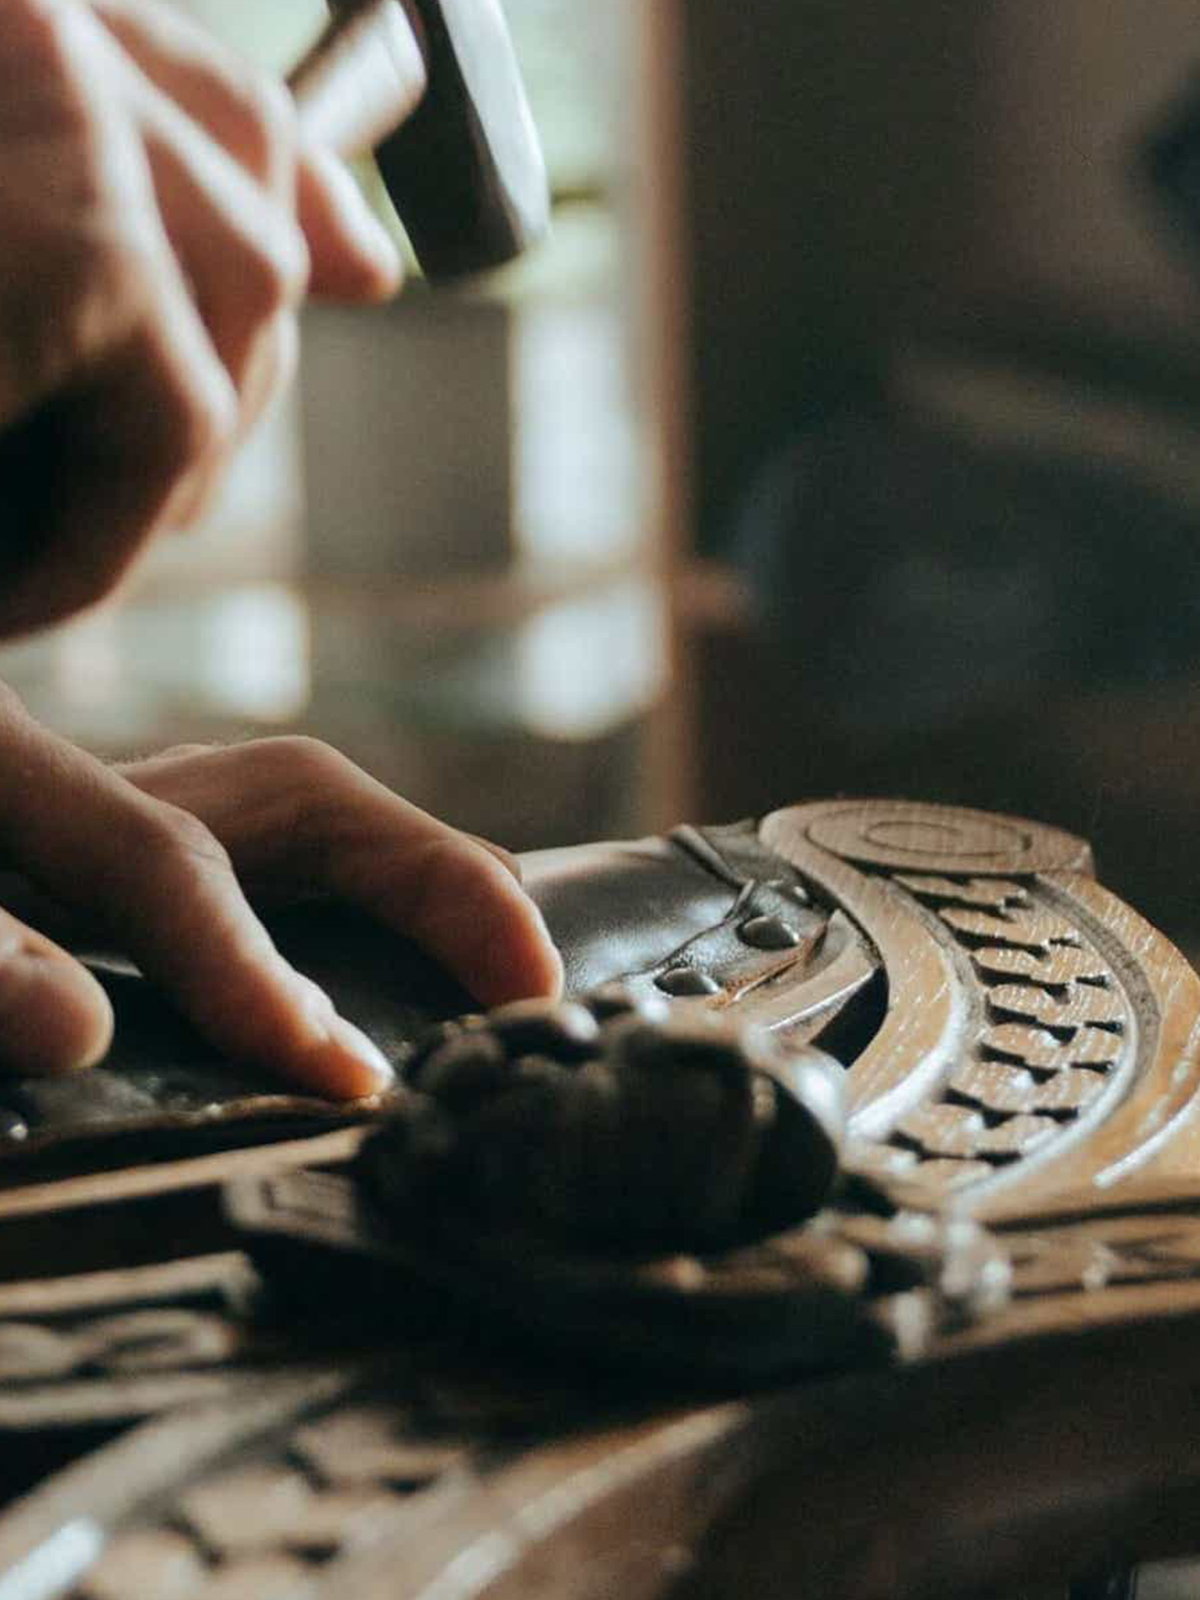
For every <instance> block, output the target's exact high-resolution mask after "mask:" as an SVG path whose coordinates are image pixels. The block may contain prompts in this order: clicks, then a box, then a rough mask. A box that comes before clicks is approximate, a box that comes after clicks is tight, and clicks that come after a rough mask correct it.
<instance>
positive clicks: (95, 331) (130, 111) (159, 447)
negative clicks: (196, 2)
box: [0, 0, 400, 634]
mask: <svg viewBox="0 0 1200 1600" xmlns="http://www.w3.org/2000/svg"><path fill="white" fill-rule="evenodd" d="M0 10H2V15H0V634H6V633H7V634H11V633H16V632H20V631H24V630H25V629H28V628H31V627H34V626H38V625H40V624H42V623H46V622H49V621H53V620H54V619H56V618H59V617H62V616H66V615H68V614H69V613H71V612H72V611H75V610H77V609H79V607H80V606H82V605H86V604H88V603H90V602H91V601H93V600H95V599H97V598H99V597H100V596H101V595H102V594H104V593H105V592H106V591H107V590H109V589H110V588H111V587H112V586H113V585H114V584H115V583H116V581H117V580H118V579H119V578H120V576H121V575H122V573H123V572H124V570H125V569H126V567H127V566H128V565H129V563H130V561H131V560H132V558H133V557H134V555H135V554H136V552H137V551H138V549H139V548H140V547H141V545H143V544H144V543H145V541H146V540H147V539H148V538H150V537H151V536H152V535H153V534H155V533H156V532H158V531H159V530H161V529H163V528H164V527H169V526H178V525H181V524H185V523H186V522H188V521H190V520H192V519H193V518H194V517H195V515H196V514H197V513H198V511H199V510H200V509H201V508H202V506H203V504H204V503H205V501H206V499H207V497H208V496H209V494H210V493H211V491H212V489H213V487H214V485H215V484H216V483H217V482H218V481H219V478H220V476H221V472H222V469H223V468H224V466H225V464H226V463H227V461H228V459H229V456H230V454H231V452H232V450H233V449H234V447H235V446H236V444H237V443H238V441H239V440H240V438H241V436H242V435H243V433H244V432H245V430H246V428H247V427H248V425H249V424H250V422H251V421H252V420H253V419H254V418H255V416H256V415H257V414H258V413H259V411H260V410H261V409H262V407H263V405H264V404H265V403H266V401H267V400H268V399H269V398H270V397H271V395H272V394H274V393H275V391H276V390H277V389H278V388H279V386H280V384H281V383H282V382H283V381H284V379H285V378H286V376H287V375H288V373H289V372H290V370H291V367H292V364H293V361H294V355H295V346H296V321H295V309H296V305H297V302H298V301H299V300H300V299H301V297H302V296H303V294H304V292H305V290H306V289H307V288H310V287H311V288H312V289H313V290H314V291H316V292H318V293H327V294H333V295H337V296H339V297H343V298H349V299H376V298H380V297H382V296H385V295H387V294H388V293H390V292H391V291H393V290H394V289H395V288H396V287H397V285H398V282H399V276H400V268H399V263H398V260H397V257H396V253H395V250H394V249H393V247H392V245H391V243H390V242H389V240H388V239H387V236H386V235H385V233H384V232H383V230H382V229H381V227H380V226H379V224H378V223H377V222H376V221H375V220H374V218H373V217H372V215H371V213H370V211H369V210H368V208H367V206H366V205H365V203H364V202H363V200H362V198H361V197H360V195H359V194H358V191H357V189H356V188H355V185H354V184H353V182H352V180H351V178H350V176H349V174H348V173H347V172H346V171H345V170H344V169H343V168H341V167H340V166H339V165H338V163H337V162H335V161H334V160H333V158H332V157H331V156H330V155H329V154H328V153H327V152H323V151H321V150H318V149H306V148H303V147H302V145H301V141H300V138H299V135H298V133H297V128H296V117H295V112H294V107H293V104H292V101H291V99H290V96H289V95H288V93H287V91H286V89H284V87H283V86H282V85H281V84H279V83H278V82H276V81H274V80H273V79H271V78H269V77H265V76H263V75H261V74H258V73H257V72H255V71H253V70H252V69H250V68H249V67H247V66H246V65H245V64H244V63H242V62H241V61H240V60H239V59H238V58H236V57H235V56H233V55H232V54H231V53H229V52H227V51H226V50H225V49H224V48H223V47H221V46H219V45H217V44H216V43H215V42H214V41H213V40H212V39H211V38H210V37H209V36H208V35H207V34H205V33H204V32H203V31H202V30H201V29H199V28H198V27H197V26H196V25H195V24H194V23H192V22H190V21H189V20H188V19H186V18H185V17H183V16H182V15H180V14H179V13H178V12H175V11H173V10H171V9H170V8H168V7H167V6H165V5H160V4H156V3H155V0H95V3H94V4H93V3H89V0H4V3H3V6H2V8H0Z"/></svg>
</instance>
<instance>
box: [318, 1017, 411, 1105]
mask: <svg viewBox="0 0 1200 1600" xmlns="http://www.w3.org/2000/svg"><path fill="white" fill-rule="evenodd" d="M329 1040H330V1043H331V1044H332V1045H334V1046H335V1047H337V1048H338V1049H340V1050H342V1051H343V1052H344V1053H345V1054H346V1055H348V1056H350V1057H352V1058H353V1060H354V1061H355V1062H356V1064H357V1065H358V1066H360V1067H361V1068H362V1069H363V1071H364V1072H365V1073H366V1074H367V1078H368V1080H369V1081H368V1085H367V1087H365V1088H357V1087H356V1090H355V1093H356V1095H357V1096H366V1095H371V1094H383V1093H384V1091H385V1090H387V1089H391V1088H393V1087H394V1086H395V1082H396V1074H395V1072H394V1071H393V1070H392V1067H391V1065H390V1063H389V1061H388V1059H387V1057H386V1056H385V1055H384V1054H383V1052H382V1050H380V1048H379V1046H378V1045H377V1044H375V1043H374V1041H373V1040H371V1039H369V1038H368V1037H367V1035H366V1034H365V1033H364V1032H363V1031H362V1029H361V1028H356V1027H355V1026H354V1024H353V1023H352V1022H347V1021H346V1019H345V1017H335V1018H334V1020H333V1023H332V1024H331V1026H330V1029H329Z"/></svg>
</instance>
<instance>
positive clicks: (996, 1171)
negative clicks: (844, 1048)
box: [762, 801, 1200, 1215]
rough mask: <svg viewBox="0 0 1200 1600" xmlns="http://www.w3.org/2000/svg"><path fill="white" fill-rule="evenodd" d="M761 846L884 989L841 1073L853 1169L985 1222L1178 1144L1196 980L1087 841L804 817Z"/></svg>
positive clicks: (980, 821)
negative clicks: (873, 969) (867, 961)
mask: <svg viewBox="0 0 1200 1600" xmlns="http://www.w3.org/2000/svg"><path fill="white" fill-rule="evenodd" d="M762 835H763V838H764V840H765V842H766V843H767V844H768V845H769V846H770V847H771V848H773V849H775V850H778V851H779V852H780V854H782V855H784V856H785V857H786V858H787V859H788V860H790V861H791V862H792V863H793V864H794V865H796V866H797V867H798V868H799V869H800V871H801V872H802V873H803V875H804V877H805V878H806V880H807V881H808V882H809V883H810V884H811V885H812V886H813V888H814V891H815V892H816V893H817V894H818V895H823V896H825V897H827V898H828V899H830V900H831V901H832V902H833V903H835V904H836V905H838V906H840V907H841V908H842V910H844V911H845V912H846V913H847V914H849V915H850V916H851V917H853V918H854V919H855V921H856V922H857V923H858V925H859V926H860V927H861V928H862V929H863V930H864V931H865V932H866V933H867V934H868V936H869V937H870V938H871V939H872V940H873V941H874V943H875V945H876V947H877V948H878V950H879V953H880V955H881V957H882V959H883V963H884V967H885V970H886V973H887V980H888V988H889V1006H888V1011H887V1014H886V1016H885V1018H884V1020H883V1022H882V1024H881V1025H880V1027H879V1029H878V1030H877V1032H876V1034H875V1036H874V1037H873V1038H871V1039H870V1040H869V1041H868V1042H867V1043H866V1044H865V1046H864V1047H863V1048H861V1049H860V1050H859V1052H858V1054H857V1056H856V1057H855V1059H854V1060H853V1062H852V1064H851V1066H850V1071H849V1083H850V1101H851V1113H852V1115H851V1132H852V1134H853V1135H854V1136H855V1137H856V1145H855V1148H854V1151H853V1155H852V1160H853V1163H854V1165H855V1166H856V1167H859V1168H860V1169H862V1170H865V1171H868V1172H870V1173H873V1174H874V1175H876V1176H877V1177H879V1178H881V1179H883V1180H884V1181H888V1182H890V1181H902V1182H905V1183H915V1184H917V1185H918V1186H919V1188H920V1191H921V1193H922V1194H923V1196H924V1197H925V1201H926V1202H927V1203H931V1204H936V1203H938V1202H939V1201H940V1200H943V1199H945V1198H947V1197H948V1196H949V1195H950V1194H953V1195H954V1196H955V1197H956V1199H957V1197H958V1196H960V1195H961V1196H964V1197H969V1200H970V1203H971V1205H972V1206H973V1207H976V1208H980V1209H981V1211H982V1214H984V1215H991V1214H992V1211H993V1210H994V1208H996V1207H998V1206H1000V1205H1001V1204H1003V1199H1002V1197H1003V1196H1006V1195H1007V1196H1011V1195H1015V1194H1016V1193H1017V1191H1018V1190H1022V1191H1024V1192H1026V1193H1032V1192H1033V1190H1034V1189H1035V1188H1038V1187H1040V1188H1042V1189H1045V1188H1047V1187H1048V1186H1049V1187H1053V1186H1055V1185H1056V1184H1057V1185H1058V1186H1063V1185H1070V1184H1074V1183H1079V1182H1083V1181H1086V1180H1088V1179H1090V1178H1093V1177H1094V1178H1101V1177H1103V1179H1104V1180H1105V1181H1106V1182H1112V1181H1115V1179H1116V1178H1118V1177H1121V1176H1124V1175H1125V1174H1126V1173H1128V1172H1129V1171H1131V1170H1133V1169H1134V1168H1136V1167H1137V1166H1138V1165H1140V1164H1142V1163H1144V1162H1146V1161H1147V1160H1148V1159H1149V1158H1150V1157H1151V1155H1152V1154H1153V1153H1154V1152H1155V1151H1156V1150H1158V1149H1160V1148H1162V1147H1163V1146H1164V1144H1165V1143H1167V1142H1169V1141H1170V1140H1171V1139H1172V1138H1174V1137H1176V1136H1177V1135H1179V1134H1180V1133H1181V1130H1183V1129H1184V1128H1185V1127H1186V1125H1187V1123H1188V1121H1189V1119H1190V1117H1191V1114H1192V1110H1193V1108H1194V1106H1195V1105H1196V1103H1197V1098H1198V1095H1200V1064H1198V1063H1200V980H1198V979H1197V977H1196V974H1195V973H1193V972H1192V971H1191V969H1190V968H1189V967H1188V966H1187V964H1186V963H1185V962H1184V961H1183V959H1182V957H1180V955H1179V953H1178V952H1177V951H1175V950H1174V949H1173V948H1172V946H1171V945H1170V944H1169V943H1168V942H1167V941H1166V940H1165V939H1163V938H1162V936H1161V935H1160V934H1158V933H1156V932H1155V930H1154V929H1152V928H1150V927H1149V926H1148V925H1147V924H1146V923H1145V922H1143V921H1142V919H1141V918H1139V917H1138V916H1137V915H1136V913H1134V912H1133V911H1131V910H1130V908H1129V907H1128V906H1125V905H1123V904H1122V903H1121V902H1120V901H1119V900H1117V899H1116V898H1115V897H1114V896H1112V895H1110V894H1108V893H1107V891H1105V890H1104V889H1102V888H1101V887H1100V885H1098V884H1097V883H1096V882H1095V879H1094V878H1093V877H1092V875H1091V855H1090V851H1089V849H1088V847H1087V845H1086V844H1084V843H1083V842H1082V841H1080V840H1078V839H1072V838H1071V837H1070V836H1069V835H1067V834H1063V833H1060V832H1057V831H1056V830H1053V829H1048V828H1042V827H1040V826H1039V825H1037V824H1036V823H1029V822H1022V821H1019V820H1017V819H1014V818H1004V817H993V816H989V815H986V814H984V813H980V812H972V811H963V810H956V809H953V808H949V807H937V806H922V805H916V804H912V803H909V802H900V801H846V802H842V801H838V802H829V803H823V804H816V805H811V806H801V807H796V808H794V809H792V810H790V811H784V812H778V813H776V814H775V815H774V816H772V817H768V818H767V819H766V821H765V822H764V823H763V825H762Z"/></svg>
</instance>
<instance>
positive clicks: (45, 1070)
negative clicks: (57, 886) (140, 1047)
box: [0, 911, 113, 1077]
mask: <svg viewBox="0 0 1200 1600" xmlns="http://www.w3.org/2000/svg"><path fill="white" fill-rule="evenodd" d="M112 1030H113V1015H112V1007H111V1005H110V1004H109V1001H108V996H107V995H106V994H105V992H104V990H103V989H102V988H101V987H100V985H99V984H98V983H97V982H96V980H95V978H93V977H92V975H91V973H90V972H88V971H87V969H86V968H85V967H82V966H80V964H79V963H78V962H77V961H74V960H72V958H71V957H70V956H69V955H68V954H67V953H66V951H65V950H61V949H59V947H58V946H57V945H56V944H52V943H51V942H50V940H49V939H46V938H44V937H43V936H42V935H41V934H40V933H35V932H34V931H33V930H32V929H31V928H27V927H25V926H24V924H23V923H20V922H18V921H17V919H16V918H15V917H12V916H10V915H9V914H8V912H6V911H0V1072H14V1073H20V1074H22V1075H29V1076H46V1077H59V1076H62V1075H64V1074H66V1073H71V1072H79V1071H82V1070H83V1069H85V1068H87V1067H91V1066H95V1064H96V1062H97V1061H99V1060H100V1059H101V1057H102V1056H103V1055H104V1054H105V1053H106V1051H107V1050H108V1047H109V1044H110V1043H111V1041H112Z"/></svg>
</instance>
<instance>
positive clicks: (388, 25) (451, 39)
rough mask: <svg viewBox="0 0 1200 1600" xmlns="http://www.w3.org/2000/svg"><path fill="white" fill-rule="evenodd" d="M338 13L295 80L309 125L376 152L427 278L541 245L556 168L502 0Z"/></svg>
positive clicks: (385, 5)
mask: <svg viewBox="0 0 1200 1600" xmlns="http://www.w3.org/2000/svg"><path fill="white" fill-rule="evenodd" d="M330 4H331V7H332V10H333V13H334V15H333V21H332V23H331V25H330V28H329V29H328V30H327V32H326V33H325V35H324V36H323V38H322V39H321V40H320V41H319V42H318V43H317V45H316V46H315V47H314V49H313V50H312V51H311V52H310V54H309V55H308V56H307V57H306V58H305V60H304V61H303V62H301V64H300V66H299V67H298V68H297V69H296V71H295V72H294V73H293V74H292V78H291V83H292V87H293V90H294V92H295V94H296V99H297V102H298V103H299V105H300V109H301V115H302V117H305V116H307V118H308V120H309V122H310V124H311V125H312V127H313V129H314V131H316V132H317V133H319V135H320V136H321V137H322V138H323V139H324V140H325V141H326V142H327V143H329V144H331V145H333V146H334V147H335V148H337V149H339V150H340V151H341V153H342V154H344V155H348V154H354V153H357V151H358V150H359V149H361V148H362V146H363V143H364V139H365V142H368V143H371V144H374V145H375V154H376V159H377V161H378V163H379V170H380V172H381V174H382V176H383V181H384V183H385V184H386V186H387V190H388V193H389V194H390V196H391V198H392V201H393V203H394V205H395V207H396V210H397V212H398V213H399V215H400V219H401V221H402V222H403V223H404V226H405V229H406V231H407V232H408V236H409V238H410V240H411V241H412V246H413V249H414V251H415V252H416V256H417V260H418V261H419V262H420V264H421V267H422V270H423V271H424V272H425V274H426V276H427V277H430V278H434V279H446V278H456V277H460V276H462V275H464V274H467V273H471V272H479V271H482V270H483V269H485V268H487V267H496V266H500V265H502V264H503V263H504V262H506V261H511V260H512V259H513V258H514V257H515V256H518V255H520V254H521V252H522V251H524V250H526V249H528V247H529V246H530V245H531V244H534V243H535V242H536V241H537V240H538V239H540V238H541V237H542V236H543V235H544V234H545V233H546V231H547V229H548V227H549V218H550V199H549V190H548V186H547V181H546V166H545V162H544V160H543V158H542V151H541V146H540V144H539V142H538V136H537V130H536V129H535V127H534V125H533V118H532V116H531V114H530V110H529V102H528V100H527V99H526V97H525V89H524V85H523V84H522V82H521V74H520V69H519V68H518V66H517V60H516V55H515V53H514V51H513V45H512V40H511V38H510V36H509V32H508V26H507V23H506V22H505V19H504V14H503V12H502V11H501V9H500V3H499V0H330ZM368 102H369V104H368ZM376 103H378V106H379V107H381V108H382V109H381V110H378V109H377V104H376ZM367 129H369V132H366V131H365V130H367Z"/></svg>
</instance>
